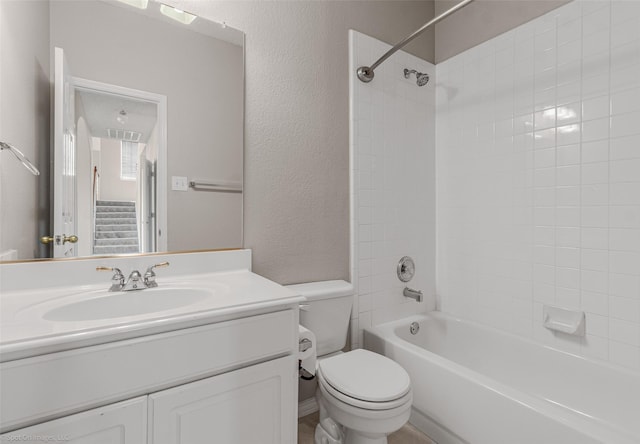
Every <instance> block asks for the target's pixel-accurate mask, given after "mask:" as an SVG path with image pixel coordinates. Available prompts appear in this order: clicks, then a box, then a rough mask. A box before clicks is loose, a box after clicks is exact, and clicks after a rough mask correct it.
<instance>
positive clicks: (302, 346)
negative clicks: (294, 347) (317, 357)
mask: <svg viewBox="0 0 640 444" xmlns="http://www.w3.org/2000/svg"><path fill="white" fill-rule="evenodd" d="M312 346H313V342H311V340H310V339H307V338H303V339H301V340H300V342H298V351H299V352H300V353H302V352H306V351H307V350H309V349H310V348H311V347H312Z"/></svg>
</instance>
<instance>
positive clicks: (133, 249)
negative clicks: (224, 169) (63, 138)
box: [73, 78, 166, 256]
mask: <svg viewBox="0 0 640 444" xmlns="http://www.w3.org/2000/svg"><path fill="white" fill-rule="evenodd" d="M73 85H74V90H75V103H74V105H75V124H76V125H75V130H76V159H75V164H76V165H75V171H76V175H77V177H76V182H77V186H76V190H77V191H76V193H77V196H76V199H77V201H76V206H77V208H76V219H77V230H78V238H79V239H84V240H85V241H84V242H80V241H79V242H78V245H77V250H78V251H77V252H78V255H79V256H90V255H111V254H123V253H124V254H127V253H149V252H155V251H162V250H160V249H161V248H163V247H162V246H161V245H160V243H161V239H162V238H164V237H162V238H161V237H160V236H159V235H160V234H162V230H161V227H162V226H163V222H162V221H161V218H163V217H164V218H165V221H166V212H165V211H164V210H163V209H162V208H161V207H164V205H160V207H159V205H158V202H159V201H160V200H159V196H158V193H157V191H156V190H158V184H157V178H158V176H159V174H158V166H159V162H158V160H159V159H160V158H162V157H163V153H164V156H166V152H165V149H166V147H165V141H164V134H166V133H165V129H164V127H163V119H162V118H161V115H162V114H163V112H164V113H166V109H162V107H163V106H166V98H164V97H163V96H157V95H155V94H152V93H147V92H143V91H134V90H125V89H124V88H121V87H119V86H116V85H109V84H104V83H100V82H93V81H88V80H84V79H78V78H75V79H74V81H73ZM165 115H166V114H165ZM165 158H166V157H165ZM164 243H165V244H166V241H165V242H164ZM165 248H166V247H165Z"/></svg>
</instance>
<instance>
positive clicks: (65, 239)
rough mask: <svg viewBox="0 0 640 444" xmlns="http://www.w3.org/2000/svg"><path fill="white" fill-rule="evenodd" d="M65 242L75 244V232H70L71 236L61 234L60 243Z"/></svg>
mask: <svg viewBox="0 0 640 444" xmlns="http://www.w3.org/2000/svg"><path fill="white" fill-rule="evenodd" d="M67 242H71V243H72V244H75V243H76V242H78V236H76V235H75V234H72V235H71V236H62V243H63V244H66V243H67Z"/></svg>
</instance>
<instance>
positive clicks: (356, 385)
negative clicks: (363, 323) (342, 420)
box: [318, 349, 412, 410]
mask: <svg viewBox="0 0 640 444" xmlns="http://www.w3.org/2000/svg"><path fill="white" fill-rule="evenodd" d="M318 381H319V384H320V385H321V387H322V389H324V391H326V392H327V394H329V395H331V396H333V397H335V398H337V399H339V400H340V401H342V402H344V403H346V404H349V405H352V406H354V407H358V408H362V409H366V410H388V409H393V408H396V407H399V406H401V405H403V404H406V403H407V402H411V399H412V396H411V381H410V379H409V375H408V374H407V372H406V371H405V370H404V369H403V368H402V367H401V366H400V365H398V364H397V363H396V362H394V361H392V360H391V359H389V358H387V357H385V356H382V355H379V354H377V353H373V352H370V351H368V350H362V349H358V350H353V351H351V352H348V353H344V354H341V355H337V356H333V357H331V358H328V359H324V360H322V361H321V362H319V365H318Z"/></svg>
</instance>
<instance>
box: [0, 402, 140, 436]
mask: <svg viewBox="0 0 640 444" xmlns="http://www.w3.org/2000/svg"><path fill="white" fill-rule="evenodd" d="M146 436H147V397H146V396H142V397H140V398H136V399H131V400H128V401H124V402H118V403H116V404H111V405H108V406H105V407H100V408H97V409H93V410H89V411H87V412H82V413H77V414H75V415H71V416H66V417H64V418H60V419H56V420H54V421H49V422H45V423H42V424H38V425H35V426H31V427H27V428H24V429H20V430H14V431H13V432H9V433H5V434H4V435H0V441H2V442H19V443H25V444H26V443H33V444H42V443H44V442H72V443H74V444H96V443H100V444H143V443H145V442H146V440H147V437H146Z"/></svg>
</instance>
